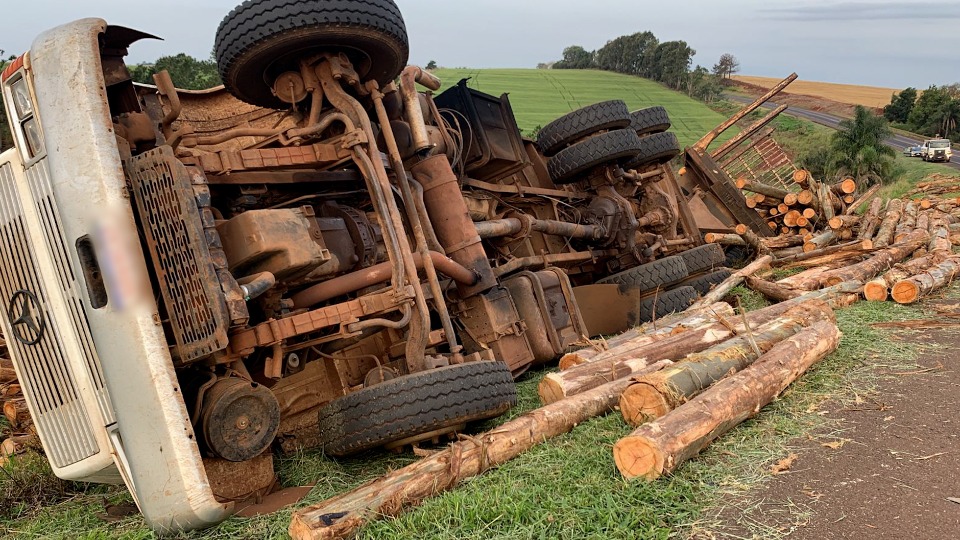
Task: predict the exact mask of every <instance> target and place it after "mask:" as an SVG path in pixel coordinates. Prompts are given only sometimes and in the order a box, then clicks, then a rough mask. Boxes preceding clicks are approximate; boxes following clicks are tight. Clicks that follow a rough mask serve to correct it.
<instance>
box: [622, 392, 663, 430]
mask: <svg viewBox="0 0 960 540" xmlns="http://www.w3.org/2000/svg"><path fill="white" fill-rule="evenodd" d="M671 409H672V408H671V407H670V404H669V403H668V402H667V400H666V398H664V396H663V394H661V393H660V392H659V391H657V389H656V388H655V387H654V386H652V385H650V384H647V383H644V382H636V383H634V384H631V385H630V386H628V387H627V389H626V390H624V392H623V395H621V396H620V413H621V414H623V419H624V420H625V421H626V422H627V423H628V424H630V425H631V426H634V427H636V426H640V425H643V424H645V423H647V422H649V421H651V420H656V419H657V418H660V417H661V416H663V415H665V414H667V413H668V412H670V410H671Z"/></svg>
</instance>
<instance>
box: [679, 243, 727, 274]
mask: <svg viewBox="0 0 960 540" xmlns="http://www.w3.org/2000/svg"><path fill="white" fill-rule="evenodd" d="M680 256H681V257H683V262H684V264H686V265H687V271H688V272H690V275H693V274H699V273H700V272H703V271H704V270H713V269H714V268H719V267H721V266H723V263H724V261H726V258H727V256H726V254H725V253H724V252H723V248H722V247H720V245H719V244H704V245H702V246H698V247H695V248H693V249H688V250H686V251H684V252H683V253H681V254H680Z"/></svg>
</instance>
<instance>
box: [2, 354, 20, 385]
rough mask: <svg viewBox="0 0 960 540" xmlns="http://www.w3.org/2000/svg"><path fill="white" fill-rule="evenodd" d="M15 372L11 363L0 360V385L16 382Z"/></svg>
mask: <svg viewBox="0 0 960 540" xmlns="http://www.w3.org/2000/svg"><path fill="white" fill-rule="evenodd" d="M16 380H17V372H16V371H15V370H14V369H13V362H12V361H10V359H8V358H0V384H3V383H11V382H16Z"/></svg>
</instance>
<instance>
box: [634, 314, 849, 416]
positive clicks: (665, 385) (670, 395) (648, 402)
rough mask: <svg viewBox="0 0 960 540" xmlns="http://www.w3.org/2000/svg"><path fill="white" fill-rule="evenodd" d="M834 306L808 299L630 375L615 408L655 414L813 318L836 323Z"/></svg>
mask: <svg viewBox="0 0 960 540" xmlns="http://www.w3.org/2000/svg"><path fill="white" fill-rule="evenodd" d="M836 320H837V319H836V315H834V313H833V309H831V308H830V306H828V305H827V304H826V303H825V302H821V301H811V302H808V303H805V304H801V305H799V306H796V307H793V308H791V309H790V310H788V311H787V312H786V313H784V314H783V315H782V316H781V317H780V318H779V319H776V320H773V321H770V322H769V323H767V324H764V325H762V326H760V327H759V328H756V329H755V330H754V331H753V332H747V333H746V334H745V335H742V336H738V337H735V338H733V339H730V340H728V341H725V342H723V343H720V344H718V345H715V346H713V347H710V348H709V349H706V350H705V351H703V352H701V353H696V354H692V355H690V356H687V357H686V358H684V359H683V360H682V361H680V362H677V363H675V364H673V365H672V366H669V367H666V368H664V369H662V370H659V371H657V372H655V373H649V374H646V375H643V376H640V377H634V379H633V383H632V384H630V386H628V387H627V389H626V390H624V392H623V395H622V396H621V397H620V412H621V413H622V414H623V419H624V420H626V422H627V423H628V424H630V425H631V426H639V425H641V424H643V423H646V422H648V421H650V420H653V419H656V418H660V417H662V416H664V415H665V414H667V413H669V412H670V411H672V410H674V409H676V408H677V407H679V406H680V405H682V404H684V403H685V402H687V401H689V400H690V399H693V398H694V397H696V396H697V395H698V394H700V393H701V392H703V391H704V390H706V389H707V388H709V387H710V386H711V385H712V384H713V383H715V382H717V381H719V380H721V379H723V378H725V377H728V376H729V375H730V374H732V373H736V372H738V371H740V370H742V369H744V368H746V367H747V366H749V365H750V364H752V363H753V361H754V360H756V359H757V358H759V357H760V356H761V355H763V353H765V352H767V351H769V350H770V349H772V348H773V346H774V345H776V344H777V343H780V342H781V341H783V340H784V339H787V338H788V337H790V336H793V335H795V334H797V333H798V332H800V330H802V329H803V328H805V327H808V326H811V325H813V324H815V323H817V322H821V321H827V322H830V323H833V324H836Z"/></svg>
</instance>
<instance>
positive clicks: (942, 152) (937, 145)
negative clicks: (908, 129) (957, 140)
mask: <svg viewBox="0 0 960 540" xmlns="http://www.w3.org/2000/svg"><path fill="white" fill-rule="evenodd" d="M920 157H922V158H923V160H924V161H937V162H943V163H948V162H949V161H950V159H951V158H953V145H952V143H951V142H950V139H930V140H927V141H923V146H922V147H921V150H920Z"/></svg>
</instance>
